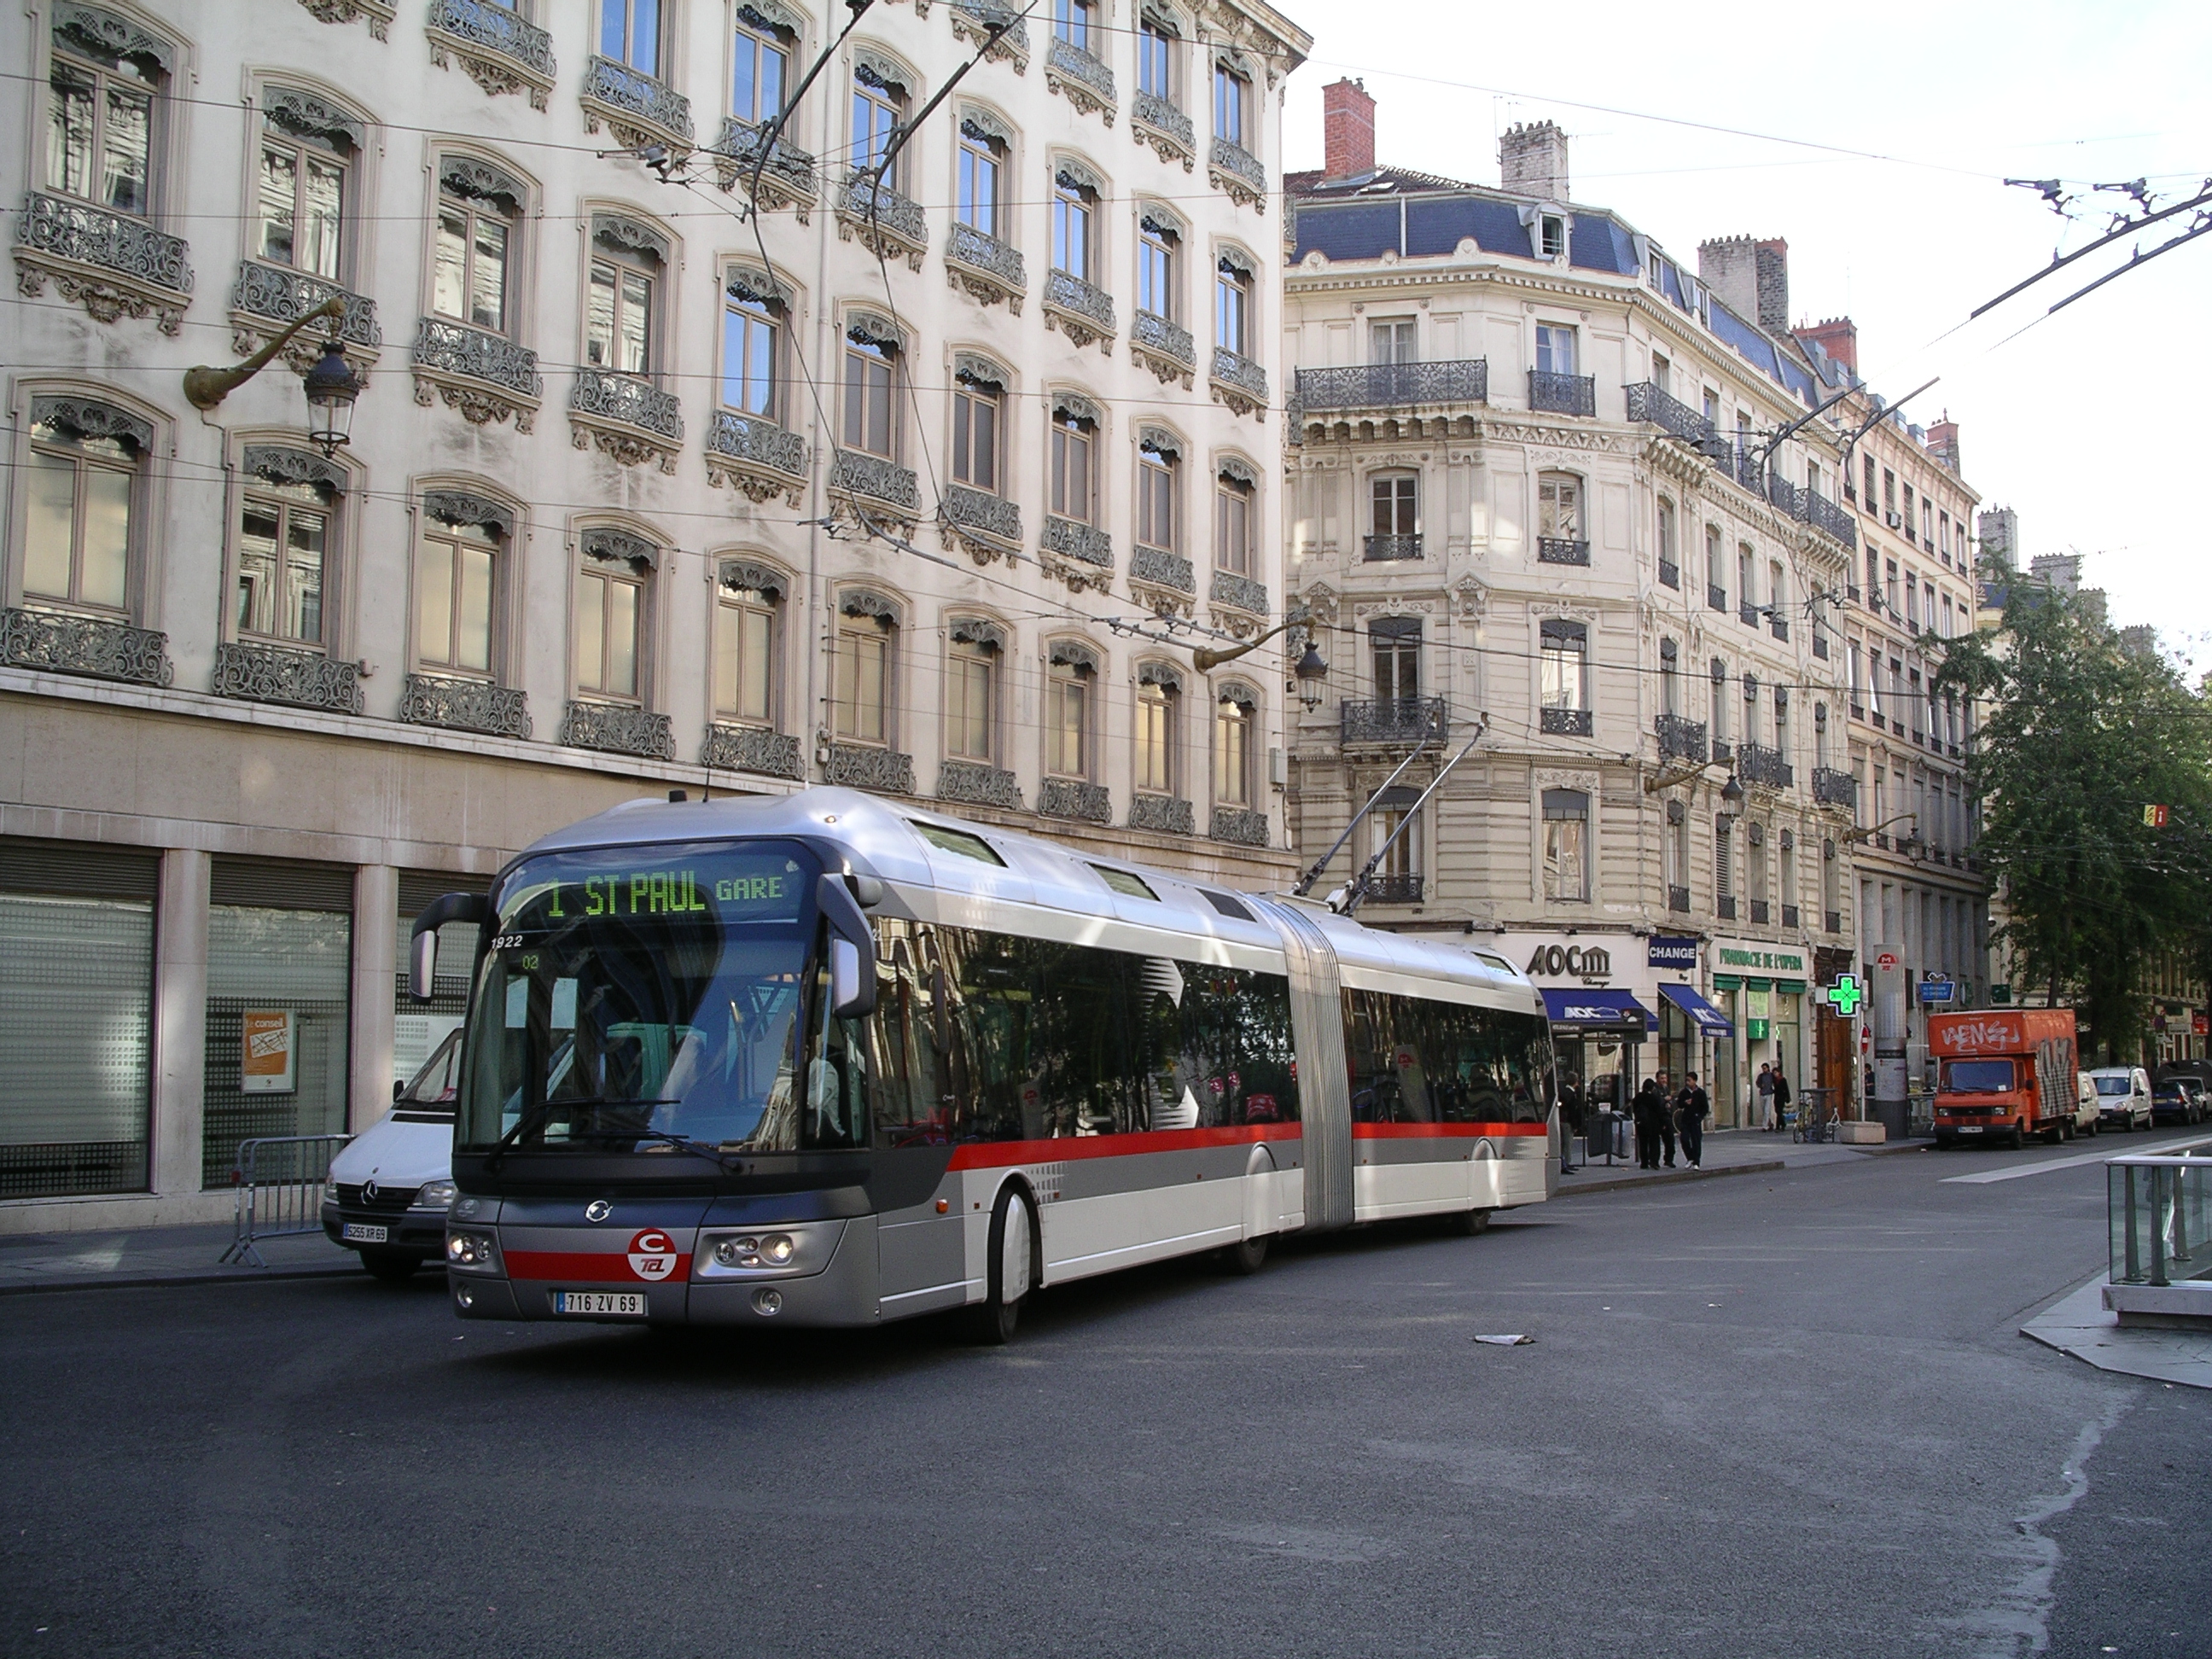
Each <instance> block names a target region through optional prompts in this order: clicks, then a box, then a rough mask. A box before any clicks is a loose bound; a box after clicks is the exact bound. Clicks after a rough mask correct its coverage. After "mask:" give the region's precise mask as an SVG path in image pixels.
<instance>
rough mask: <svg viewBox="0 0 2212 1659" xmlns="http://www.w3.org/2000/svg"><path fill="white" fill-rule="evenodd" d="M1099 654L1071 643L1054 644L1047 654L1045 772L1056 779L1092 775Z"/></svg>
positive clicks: (1077, 643)
mask: <svg viewBox="0 0 2212 1659" xmlns="http://www.w3.org/2000/svg"><path fill="white" fill-rule="evenodd" d="M1098 667H1099V662H1098V653H1097V652H1096V651H1093V650H1092V649H1091V647H1089V646H1087V645H1084V644H1082V643H1081V642H1080V641H1073V640H1056V641H1054V642H1053V644H1052V646H1051V647H1050V648H1049V649H1048V652H1047V653H1046V665H1045V696H1044V769H1045V771H1046V772H1047V773H1048V774H1049V775H1051V776H1054V777H1058V778H1088V777H1089V776H1090V775H1091V720H1092V717H1093V712H1094V711H1093V708H1092V701H1093V700H1092V696H1091V693H1092V690H1093V688H1094V687H1095V686H1096V685H1097V677H1098Z"/></svg>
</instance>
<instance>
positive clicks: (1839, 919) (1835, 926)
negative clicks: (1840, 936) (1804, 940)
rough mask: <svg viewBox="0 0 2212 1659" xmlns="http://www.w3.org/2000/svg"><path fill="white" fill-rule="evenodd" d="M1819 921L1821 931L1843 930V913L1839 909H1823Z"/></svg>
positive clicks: (1834, 931)
mask: <svg viewBox="0 0 2212 1659" xmlns="http://www.w3.org/2000/svg"><path fill="white" fill-rule="evenodd" d="M1820 921H1821V922H1822V924H1823V926H1822V927H1821V931H1822V932H1823V933H1842V932H1843V931H1844V913H1843V912H1842V911H1841V910H1826V911H1823V912H1822V913H1821V915H1820Z"/></svg>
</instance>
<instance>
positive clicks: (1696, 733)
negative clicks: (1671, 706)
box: [1653, 714, 1711, 766]
mask: <svg viewBox="0 0 2212 1659" xmlns="http://www.w3.org/2000/svg"><path fill="white" fill-rule="evenodd" d="M1653 726H1654V727H1655V729H1656V732H1657V734H1658V738H1659V758H1660V759H1661V760H1662V761H1663V760H1686V761H1694V762H1696V763H1698V764H1699V765H1700V766H1703V765H1705V763H1706V757H1707V756H1708V755H1709V754H1711V748H1710V746H1709V745H1708V744H1707V743H1706V741H1705V722H1704V721H1703V720H1686V719H1684V718H1683V717H1682V716H1681V715H1680V714H1661V715H1658V716H1657V717H1656V719H1655V720H1654V721H1653Z"/></svg>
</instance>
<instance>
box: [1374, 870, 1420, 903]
mask: <svg viewBox="0 0 2212 1659" xmlns="http://www.w3.org/2000/svg"><path fill="white" fill-rule="evenodd" d="M1367 902H1369V903H1370V904H1419V902H1421V878H1420V877H1419V876H1416V875H1406V874H1399V875H1389V876H1370V877H1369V878H1367Z"/></svg>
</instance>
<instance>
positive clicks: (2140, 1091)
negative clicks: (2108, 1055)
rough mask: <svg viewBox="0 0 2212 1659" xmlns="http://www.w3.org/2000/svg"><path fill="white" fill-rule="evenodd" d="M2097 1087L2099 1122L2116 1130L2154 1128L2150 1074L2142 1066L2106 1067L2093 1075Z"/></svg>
mask: <svg viewBox="0 0 2212 1659" xmlns="http://www.w3.org/2000/svg"><path fill="white" fill-rule="evenodd" d="M2087 1075H2088V1078H2089V1080H2090V1081H2091V1082H2092V1083H2093V1084H2095V1085H2097V1121H2098V1123H2099V1124H2100V1125H2103V1124H2107V1123H2109V1124H2111V1125H2112V1127H2114V1128H2116V1129H2148V1128H2149V1127H2150V1119H2151V1106H2150V1073H2148V1072H2146V1071H2145V1070H2143V1068H2142V1066H2100V1067H2098V1068H2097V1069H2096V1070H2095V1071H2093V1072H2091V1073H2088V1074H2087Z"/></svg>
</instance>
